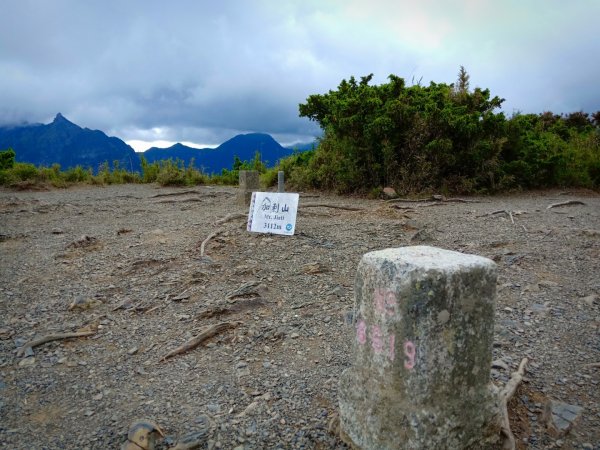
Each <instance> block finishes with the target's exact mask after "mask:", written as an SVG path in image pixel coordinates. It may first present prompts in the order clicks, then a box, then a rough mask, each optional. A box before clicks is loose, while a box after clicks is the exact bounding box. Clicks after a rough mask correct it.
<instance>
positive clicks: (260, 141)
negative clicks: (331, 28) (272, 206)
mask: <svg viewBox="0 0 600 450" xmlns="http://www.w3.org/2000/svg"><path fill="white" fill-rule="evenodd" d="M314 146H315V144H314V143H309V144H298V145H297V146H294V147H292V148H286V147H282V146H281V145H280V144H279V143H278V142H277V141H275V139H273V138H272V137H271V136H270V135H268V134H262V133H250V134H240V135H238V136H235V137H234V138H232V139H230V140H228V141H226V142H224V143H223V144H221V145H219V146H218V147H217V148H203V149H197V148H192V147H187V146H185V145H183V144H175V145H173V146H172V147H169V148H156V147H153V148H151V149H148V150H147V151H146V152H144V153H136V152H135V151H134V150H133V149H132V148H131V147H130V146H129V145H127V144H126V143H125V142H123V141H122V140H121V139H119V138H116V137H109V136H107V135H106V134H104V133H103V132H102V131H98V130H90V129H88V128H81V127H80V126H78V125H76V124H74V123H72V122H70V121H69V120H67V119H66V118H65V117H64V116H63V115H62V114H60V113H58V114H57V115H56V117H55V118H54V120H53V121H52V123H49V124H47V125H44V124H27V125H19V126H10V127H0V150H5V149H7V148H12V149H13V150H14V151H15V153H16V160H17V161H19V162H28V163H32V164H35V165H36V166H48V167H49V166H51V165H52V164H55V163H58V164H60V166H61V168H63V169H68V168H70V167H75V166H78V165H79V166H82V167H84V168H87V167H91V168H92V169H93V170H94V171H97V170H98V168H99V167H100V165H101V164H103V163H105V162H109V163H110V164H111V166H112V164H113V162H114V161H119V166H120V167H122V168H125V169H127V170H129V171H132V172H140V171H141V159H140V155H143V156H144V157H145V158H146V160H147V161H148V162H150V163H152V162H154V161H159V160H163V159H170V158H172V159H180V160H182V161H183V162H184V163H185V164H186V165H188V164H189V163H190V161H191V160H192V159H194V166H195V167H198V168H201V169H203V171H204V172H205V173H220V172H221V170H222V169H224V168H226V169H231V167H232V166H233V160H234V157H235V156H237V157H238V158H240V159H241V160H242V161H249V160H252V159H253V158H254V155H255V153H256V152H257V151H258V152H259V153H260V154H261V160H262V161H263V162H264V163H265V164H266V165H267V167H273V166H274V165H276V164H277V161H278V160H279V159H281V158H285V157H286V156H289V155H291V154H292V153H293V152H294V151H305V150H308V149H311V148H313V147H314Z"/></svg>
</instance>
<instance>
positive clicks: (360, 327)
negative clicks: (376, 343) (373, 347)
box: [356, 320, 367, 345]
mask: <svg viewBox="0 0 600 450" xmlns="http://www.w3.org/2000/svg"><path fill="white" fill-rule="evenodd" d="M356 339H357V340H358V343H359V344H360V345H364V344H365V343H366V342H367V324H366V323H365V321H364V320H359V321H358V323H357V324H356Z"/></svg>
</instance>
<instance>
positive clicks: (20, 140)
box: [0, 113, 141, 171]
mask: <svg viewBox="0 0 600 450" xmlns="http://www.w3.org/2000/svg"><path fill="white" fill-rule="evenodd" d="M9 147H10V148H12V149H13V150H14V151H15V153H16V160H17V161H20V162H29V163H32V164H35V165H36V166H51V165H52V164H55V163H58V164H60V166H61V168H63V169H67V168H69V167H75V166H78V165H80V166H83V167H85V168H87V167H91V168H92V169H94V171H96V170H98V167H99V166H100V165H101V164H102V163H104V162H109V163H110V164H111V166H112V164H113V161H119V165H120V167H122V168H125V169H127V170H129V171H140V170H141V166H140V160H139V157H138V156H137V155H136V153H135V151H134V150H133V149H132V148H131V147H130V146H129V145H127V144H126V143H125V142H123V141H122V140H121V139H119V138H116V137H109V136H107V135H106V134H104V133H103V132H102V131H99V130H90V129H88V128H81V127H80V126H78V125H75V124H74V123H72V122H70V121H69V120H67V119H66V118H65V117H64V116H63V115H62V114H60V113H58V114H57V115H56V117H55V118H54V120H53V121H52V123H50V124H47V125H44V124H34V125H25V126H18V127H0V149H6V148H9Z"/></svg>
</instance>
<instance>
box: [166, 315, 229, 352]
mask: <svg viewBox="0 0 600 450" xmlns="http://www.w3.org/2000/svg"><path fill="white" fill-rule="evenodd" d="M237 325H238V322H221V323H218V324H216V325H210V326H208V327H206V328H205V329H204V330H203V331H202V332H201V333H200V334H199V335H198V336H195V337H193V338H192V339H190V340H188V341H187V342H185V343H184V344H182V345H180V346H179V347H177V348H175V349H173V350H171V351H170V352H169V353H167V354H166V355H165V356H163V357H162V358H161V359H160V360H161V361H166V360H167V359H169V358H172V357H173V356H176V355H180V354H181V353H185V352H187V351H188V350H192V349H194V348H196V347H198V346H199V345H200V344H202V343H203V342H204V341H206V340H207V339H210V338H211V337H213V336H215V335H217V334H219V333H221V332H223V331H225V330H228V329H230V328H235V327H236V326H237Z"/></svg>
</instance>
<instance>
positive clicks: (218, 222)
mask: <svg viewBox="0 0 600 450" xmlns="http://www.w3.org/2000/svg"><path fill="white" fill-rule="evenodd" d="M242 217H244V218H245V217H248V215H247V214H244V213H231V214H227V215H226V216H225V217H223V218H221V219H219V220H216V221H215V225H223V224H224V223H227V222H229V221H231V220H235V219H241V218H242Z"/></svg>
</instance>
